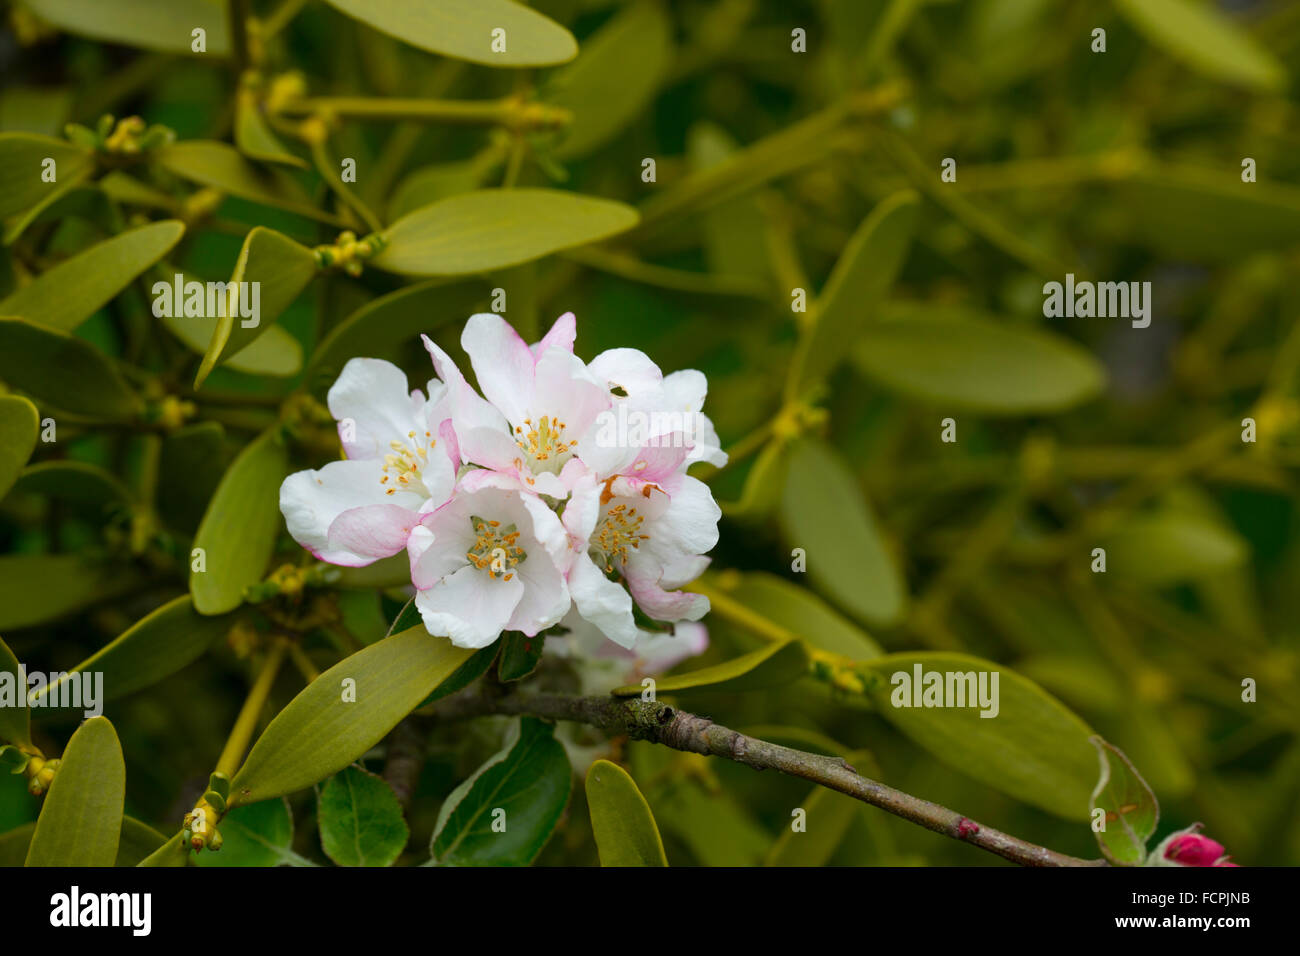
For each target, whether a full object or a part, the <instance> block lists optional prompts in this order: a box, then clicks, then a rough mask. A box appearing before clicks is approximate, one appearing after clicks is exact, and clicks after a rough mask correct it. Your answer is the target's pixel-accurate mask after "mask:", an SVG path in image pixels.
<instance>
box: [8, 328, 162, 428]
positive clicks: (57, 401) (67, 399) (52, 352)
mask: <svg viewBox="0 0 1300 956" xmlns="http://www.w3.org/2000/svg"><path fill="white" fill-rule="evenodd" d="M0 378H3V379H4V380H5V381H6V382H8V383H9V384H11V385H13V386H15V387H16V388H21V389H22V390H23V391H25V392H27V393H29V394H31V395H33V396H35V397H36V398H37V399H38V400H40V401H41V402H48V403H49V404H50V405H52V406H53V407H54V408H57V409H60V410H62V411H66V412H72V413H73V414H76V415H85V416H87V417H88V418H94V419H98V420H102V421H130V420H132V419H133V418H135V417H136V415H137V414H138V413H139V412H140V410H141V407H142V406H141V402H140V399H139V397H138V396H137V395H136V394H135V392H133V391H132V390H131V387H130V386H129V385H127V383H126V380H125V379H124V378H123V377H122V376H121V374H120V373H119V372H118V370H117V368H116V367H115V366H114V365H113V364H112V362H111V361H110V360H109V359H108V358H107V357H105V356H104V355H103V353H101V352H100V351H99V350H98V349H96V348H95V347H94V346H93V345H91V344H89V343H88V342H84V341H82V340H81V339H77V338H73V337H72V336H70V335H68V334H67V333H66V332H59V331H57V330H55V329H49V328H46V327H45V326H43V325H37V324H36V323H35V322H31V321H29V320H27V319H20V318H0Z"/></svg>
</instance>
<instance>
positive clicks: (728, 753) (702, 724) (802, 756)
mask: <svg viewBox="0 0 1300 956" xmlns="http://www.w3.org/2000/svg"><path fill="white" fill-rule="evenodd" d="M434 714H435V716H436V717H438V718H440V719H444V720H460V719H465V718H470V717H481V716H485V715H488V714H502V715H507V716H528V717H541V718H545V719H548V720H566V721H571V722H574V723H579V724H586V725H588V726H590V727H596V728H599V729H600V730H603V731H605V732H606V733H608V734H610V735H611V736H627V737H630V738H632V739H633V740H648V741H650V742H651V743H657V744H663V745H664V746H665V747H671V748H672V749H673V750H681V751H684V752H686V753H696V754H704V755H705V756H710V757H721V758H723V759H724V760H734V761H736V762H737V763H742V764H744V765H745V766H747V767H752V768H753V769H754V770H776V771H779V772H780V773H784V774H789V775H790V776H792V777H801V778H803V779H804V780H808V781H811V782H812V783H815V784H818V785H820V786H823V787H826V788H828V789H830V790H835V791H837V792H839V793H842V794H845V795H846V796H849V797H852V798H853V799H855V800H861V801H862V802H863V803H868V804H870V805H871V806H873V807H879V808H880V809H881V810H884V811H886V812H888V813H892V814H894V815H895V816H898V817H902V818H903V819H904V820H908V821H910V822H912V823H915V824H918V825H919V826H923V827H925V828H926V829H927V830H933V831H934V832H935V833H942V834H943V835H944V836H948V837H951V838H952V839H954V840H961V841H962V842H964V843H969V844H971V845H972V846H977V847H979V848H980V849H982V850H987V851H988V852H989V853H995V854H997V855H998V856H1000V857H1003V858H1004V859H1007V860H1010V861H1011V862H1013V863H1019V864H1020V865H1021V866H1106V865H1107V864H1106V861H1105V860H1100V859H1098V860H1085V859H1082V858H1080V857H1074V856H1067V855H1066V854H1064V853H1057V852H1056V851H1055V850H1049V849H1047V848H1046V847H1042V846H1038V845H1036V844H1033V843H1029V842H1027V841H1025V840H1021V839H1018V838H1016V837H1013V836H1011V835H1010V834H1008V833H1003V832H1002V831H1001V830H995V829H993V828H992V827H988V826H984V825H983V824H981V823H976V822H975V821H974V820H971V819H970V818H969V817H965V816H962V815H961V814H960V813H957V812H956V811H955V810H949V809H948V808H947V807H942V806H939V804H937V803H931V802H930V801H928V800H922V799H920V798H919V797H914V796H912V795H911V794H908V793H903V792H902V791H901V790H895V789H894V788H893V787H887V786H885V785H884V784H883V783H878V782H877V781H875V780H871V779H869V778H867V777H864V776H862V774H860V773H858V772H857V771H856V770H855V769H854V768H853V767H852V766H850V765H849V764H848V762H847V761H845V760H844V758H843V757H828V756H824V755H822V754H814V753H807V752H806V751H802V750H795V749H793V748H791V747H783V746H781V745H780V744H773V743H769V742H767V741H765V740H759V739H758V738H756V737H749V736H746V735H745V734H742V733H740V732H738V731H735V730H732V729H730V728H728V727H724V726H722V725H721V724H715V723H714V722H713V721H711V720H710V719H709V718H707V717H700V716H698V715H696V714H691V713H688V712H686V711H684V710H681V709H679V708H677V707H672V706H670V705H668V704H665V703H662V702H660V701H643V700H641V699H640V698H632V699H621V698H618V697H569V696H565V695H563V694H542V693H534V694H514V693H508V692H507V693H501V692H500V691H499V690H497V691H495V692H489V693H484V692H483V691H474V692H471V693H462V694H459V695H456V696H454V697H450V698H448V699H447V700H445V701H443V702H441V703H440V704H438V705H437V706H436V707H435V708H434Z"/></svg>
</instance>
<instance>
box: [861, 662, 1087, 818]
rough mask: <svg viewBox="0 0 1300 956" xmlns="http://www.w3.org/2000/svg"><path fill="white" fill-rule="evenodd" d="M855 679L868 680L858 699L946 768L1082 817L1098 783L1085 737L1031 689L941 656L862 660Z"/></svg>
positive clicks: (1024, 682) (992, 668) (987, 667)
mask: <svg viewBox="0 0 1300 956" xmlns="http://www.w3.org/2000/svg"><path fill="white" fill-rule="evenodd" d="M918 668H919V669H920V671H919V673H920V675H921V678H920V681H919V683H918V681H917V673H918V670H917V669H918ZM864 673H866V674H869V675H873V676H874V678H875V679H874V680H873V681H871V682H870V684H869V686H868V689H867V693H868V695H869V696H870V698H871V700H872V702H873V703H874V704H875V707H876V710H877V712H878V713H879V714H880V716H881V717H883V718H884V719H885V720H887V721H889V722H890V723H891V724H893V725H894V726H896V727H897V728H898V729H899V730H901V731H902V732H903V733H904V734H906V735H907V736H908V737H910V738H911V739H912V740H913V741H914V742H916V743H917V744H918V745H919V746H921V747H924V748H925V749H926V750H928V751H929V752H930V753H931V754H933V755H934V756H935V757H938V758H939V759H940V760H942V761H943V762H944V763H946V764H948V765H949V766H950V767H954V768H956V769H957V770H960V771H962V772H963V773H965V774H967V775H968V776H970V777H973V778H974V779H976V780H978V781H980V782H982V783H986V784H988V785H989V786H991V787H996V788H997V789H998V790H1001V791H1002V792H1003V793H1006V794H1008V795H1010V796H1012V797H1014V798H1015V799H1017V800H1020V801H1022V802H1024V803H1028V804H1032V805H1033V806H1036V807H1040V808H1041V809H1043V810H1047V811H1048V812H1049V813H1054V814H1056V815H1057V816H1059V817H1064V818H1065V819H1067V820H1084V819H1087V816H1088V800H1089V796H1090V794H1091V793H1092V788H1093V784H1094V783H1095V781H1096V778H1097V757H1096V753H1095V752H1094V751H1093V749H1092V745H1091V744H1089V743H1088V738H1089V737H1091V736H1092V731H1091V730H1090V729H1089V728H1088V725H1087V724H1085V723H1084V722H1083V721H1082V720H1080V719H1079V718H1078V717H1077V716H1075V715H1074V713H1072V712H1071V711H1070V710H1069V709H1067V708H1066V707H1065V706H1064V705H1063V704H1061V703H1060V702H1059V701H1058V700H1056V698H1054V697H1052V696H1051V695H1049V694H1048V693H1047V692H1046V691H1044V690H1043V689H1042V688H1041V687H1039V686H1038V685H1037V684H1035V683H1033V682H1032V681H1030V680H1028V679H1026V678H1025V677H1022V676H1021V675H1020V674H1017V673H1015V672H1014V671H1012V670H1010V669H1008V668H1006V667H1003V666H1001V665H1000V664H996V663H994V662H992V661H985V660H980V659H979V658H976V657H969V656H967V655H965V654H949V653H946V652H942V653H939V652H928V651H913V652H908V653H903V654H888V655H886V656H885V657H878V658H876V659H875V660H872V661H868V662H866V664H865V665H864ZM936 674H937V675H939V676H938V677H937V678H935V677H933V676H932V675H936ZM981 674H984V675H987V676H985V677H984V692H985V698H986V702H989V701H991V703H990V704H989V706H987V707H986V706H982V703H981V701H980V700H979V680H980V675H981ZM994 674H996V675H997V685H996V688H997V689H996V693H995V692H994V683H993V681H994V677H993V675H994ZM963 675H969V676H963ZM936 680H937V683H936ZM972 681H974V684H973V685H972ZM972 690H973V693H971V692H972ZM927 694H929V695H931V696H927ZM936 695H937V696H936ZM972 698H973V699H974V702H973V703H972ZM926 700H929V701H930V702H931V703H930V704H929V705H927V704H926V703H925V701H926ZM936 701H937V702H939V703H940V704H942V706H934V704H935V702H936ZM984 713H988V714H990V716H988V717H984V716H981V715H982V714H984Z"/></svg>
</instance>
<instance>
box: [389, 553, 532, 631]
mask: <svg viewBox="0 0 1300 956" xmlns="http://www.w3.org/2000/svg"><path fill="white" fill-rule="evenodd" d="M523 592H524V584H523V582H522V581H521V580H520V579H519V578H517V577H516V578H512V579H511V580H509V581H505V580H497V579H494V578H493V577H491V576H490V575H489V574H488V573H487V572H485V571H480V570H479V569H478V568H474V567H470V566H469V565H466V566H465V567H463V568H461V569H460V570H459V571H456V572H455V573H453V574H451V575H450V576H448V577H446V578H443V579H442V580H441V581H439V582H438V583H437V584H435V585H434V586H433V587H431V588H428V589H426V590H421V591H419V592H418V593H417V594H416V595H415V607H416V610H418V611H419V612H420V617H422V618H423V619H424V626H425V627H426V628H427V629H428V631H429V633H430V634H440V635H445V636H447V637H449V638H451V642H452V643H453V644H455V645H456V646H457V647H473V648H479V647H487V646H488V645H489V644H491V643H492V642H493V641H495V640H496V639H497V638H498V637H500V636H501V632H502V631H503V630H505V629H506V625H507V624H508V623H509V622H510V616H511V614H513V613H514V609H515V606H516V605H517V604H518V603H519V600H520V598H521V597H522V596H523Z"/></svg>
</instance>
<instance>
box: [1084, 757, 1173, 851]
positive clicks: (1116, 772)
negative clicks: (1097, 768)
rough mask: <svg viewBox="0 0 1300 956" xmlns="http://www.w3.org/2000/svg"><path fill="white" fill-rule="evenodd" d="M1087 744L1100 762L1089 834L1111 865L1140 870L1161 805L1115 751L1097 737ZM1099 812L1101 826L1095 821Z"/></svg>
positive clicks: (1091, 805) (1157, 821)
mask: <svg viewBox="0 0 1300 956" xmlns="http://www.w3.org/2000/svg"><path fill="white" fill-rule="evenodd" d="M1090 742H1091V743H1092V745H1093V746H1094V747H1096V748H1097V756H1098V757H1099V758H1100V760H1101V775H1100V776H1099V777H1098V778H1097V786H1096V789H1094V790H1093V792H1092V800H1091V803H1090V804H1089V809H1090V810H1091V811H1092V813H1093V828H1092V832H1093V834H1094V835H1095V836H1096V837H1097V844H1098V845H1099V846H1100V847H1101V852H1102V853H1103V854H1104V855H1105V857H1106V859H1108V860H1110V862H1111V863H1114V864H1115V865H1116V866H1141V865H1142V862H1143V860H1145V859H1146V855H1147V841H1148V840H1150V839H1151V837H1152V835H1153V834H1154V833H1155V832H1156V824H1157V823H1159V822H1160V804H1159V803H1158V802H1157V801H1156V795H1155V794H1154V793H1153V792H1152V791H1151V788H1150V787H1149V786H1147V782H1146V781H1145V780H1143V779H1142V775H1141V774H1140V773H1138V772H1137V768H1136V767H1134V766H1133V764H1132V762H1131V761H1130V760H1129V759H1128V757H1126V756H1125V755H1124V754H1123V753H1122V752H1121V751H1120V750H1119V749H1118V748H1117V747H1114V746H1112V745H1111V744H1109V743H1107V742H1106V741H1105V740H1102V739H1101V738H1100V737H1096V736H1094V737H1092V738H1090ZM1098 811H1100V816H1101V819H1102V820H1103V821H1104V823H1102V822H1100V821H1098V819H1097V817H1098ZM1098 825H1100V826H1101V829H1100V830H1098V829H1097V827H1098Z"/></svg>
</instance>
